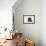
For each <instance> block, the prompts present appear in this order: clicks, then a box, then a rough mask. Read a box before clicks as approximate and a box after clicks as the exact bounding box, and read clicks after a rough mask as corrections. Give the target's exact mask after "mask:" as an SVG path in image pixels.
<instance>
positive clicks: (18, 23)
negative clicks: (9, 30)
mask: <svg viewBox="0 0 46 46" xmlns="http://www.w3.org/2000/svg"><path fill="white" fill-rule="evenodd" d="M13 12H14V17H15V18H14V19H15V22H14V23H15V28H16V29H17V30H18V32H22V33H23V34H24V37H25V38H26V37H27V38H28V39H32V40H34V41H35V43H36V46H41V1H40V0H23V2H22V3H20V5H19V6H18V7H16V5H14V7H13ZM23 15H35V24H23Z"/></svg>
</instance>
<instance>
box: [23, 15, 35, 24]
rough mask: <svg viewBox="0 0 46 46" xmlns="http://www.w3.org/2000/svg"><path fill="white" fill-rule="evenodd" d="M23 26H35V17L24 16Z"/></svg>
mask: <svg viewBox="0 0 46 46" xmlns="http://www.w3.org/2000/svg"><path fill="white" fill-rule="evenodd" d="M23 24H35V15H23Z"/></svg>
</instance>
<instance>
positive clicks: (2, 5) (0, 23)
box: [0, 0, 16, 29]
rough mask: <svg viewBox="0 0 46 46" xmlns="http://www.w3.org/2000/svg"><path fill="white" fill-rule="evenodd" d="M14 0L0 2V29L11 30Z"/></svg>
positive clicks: (0, 0)
mask: <svg viewBox="0 0 46 46" xmlns="http://www.w3.org/2000/svg"><path fill="white" fill-rule="evenodd" d="M15 2H16V0H0V27H7V28H9V29H11V28H12V6H13V4H14V3H15Z"/></svg>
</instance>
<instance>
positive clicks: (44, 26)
mask: <svg viewBox="0 0 46 46" xmlns="http://www.w3.org/2000/svg"><path fill="white" fill-rule="evenodd" d="M41 38H42V39H41V40H42V46H46V0H42V1H41Z"/></svg>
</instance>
